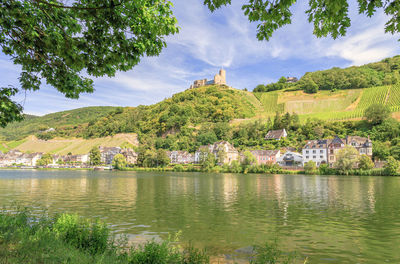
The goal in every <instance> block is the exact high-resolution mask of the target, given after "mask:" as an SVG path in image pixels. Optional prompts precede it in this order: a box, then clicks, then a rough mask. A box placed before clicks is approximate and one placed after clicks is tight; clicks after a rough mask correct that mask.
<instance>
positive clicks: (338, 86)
mask: <svg viewBox="0 0 400 264" xmlns="http://www.w3.org/2000/svg"><path fill="white" fill-rule="evenodd" d="M399 70H400V56H395V57H392V58H386V59H384V60H382V61H380V62H375V63H370V64H366V65H363V66H353V67H349V68H345V69H341V68H337V67H334V68H332V69H329V70H324V71H315V72H308V73H306V74H304V76H303V77H302V78H301V79H300V80H299V81H298V82H296V83H295V84H289V83H285V82H284V80H283V78H284V77H281V78H280V79H279V81H278V82H276V83H271V84H267V85H263V84H260V85H257V86H256V87H255V88H254V90H253V92H269V91H275V90H283V89H286V90H303V91H305V92H306V93H316V92H317V91H318V90H330V91H335V90H344V89H358V88H368V87H375V86H382V85H390V84H395V83H397V82H398V81H399V80H400V74H399Z"/></svg>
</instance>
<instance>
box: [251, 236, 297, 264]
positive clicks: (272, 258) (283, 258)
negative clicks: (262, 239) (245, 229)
mask: <svg viewBox="0 0 400 264" xmlns="http://www.w3.org/2000/svg"><path fill="white" fill-rule="evenodd" d="M295 258H296V254H295V253H291V254H288V255H287V254H284V252H283V251H281V250H280V249H279V248H278V243H277V241H276V240H275V241H274V242H273V243H269V242H267V243H265V244H264V245H262V246H254V256H253V259H252V260H251V261H250V263H251V264H277V263H283V264H289V263H295Z"/></svg>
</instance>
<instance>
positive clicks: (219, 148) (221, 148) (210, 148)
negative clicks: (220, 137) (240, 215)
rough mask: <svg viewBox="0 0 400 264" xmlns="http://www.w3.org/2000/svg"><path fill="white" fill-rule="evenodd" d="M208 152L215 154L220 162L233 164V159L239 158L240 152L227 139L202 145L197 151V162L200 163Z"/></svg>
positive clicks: (195, 157)
mask: <svg viewBox="0 0 400 264" xmlns="http://www.w3.org/2000/svg"><path fill="white" fill-rule="evenodd" d="M207 153H212V154H214V156H215V158H216V160H217V162H218V163H219V164H231V163H232V161H234V160H239V152H238V151H237V150H236V149H235V148H234V147H233V146H232V145H231V144H230V143H229V142H227V141H219V142H215V143H214V144H209V145H205V146H201V147H200V148H199V149H198V150H197V151H196V153H195V156H194V159H195V163H200V162H201V161H202V159H203V158H205V156H206V155H208V154H207Z"/></svg>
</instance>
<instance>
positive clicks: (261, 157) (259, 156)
mask: <svg viewBox="0 0 400 264" xmlns="http://www.w3.org/2000/svg"><path fill="white" fill-rule="evenodd" d="M250 152H251V154H253V156H254V157H255V158H256V162H257V164H258V165H261V164H268V163H276V162H277V159H278V158H279V156H280V153H281V152H280V151H279V150H250Z"/></svg>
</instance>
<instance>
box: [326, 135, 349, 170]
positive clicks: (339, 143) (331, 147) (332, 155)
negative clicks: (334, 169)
mask: <svg viewBox="0 0 400 264" xmlns="http://www.w3.org/2000/svg"><path fill="white" fill-rule="evenodd" d="M345 145H346V143H345V141H344V140H342V139H341V138H339V137H338V136H335V138H334V139H332V140H330V142H329V143H328V163H329V165H330V166H332V165H333V164H334V163H335V162H336V160H337V158H336V156H337V154H338V153H339V151H340V150H341V149H342V148H344V147H345Z"/></svg>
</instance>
